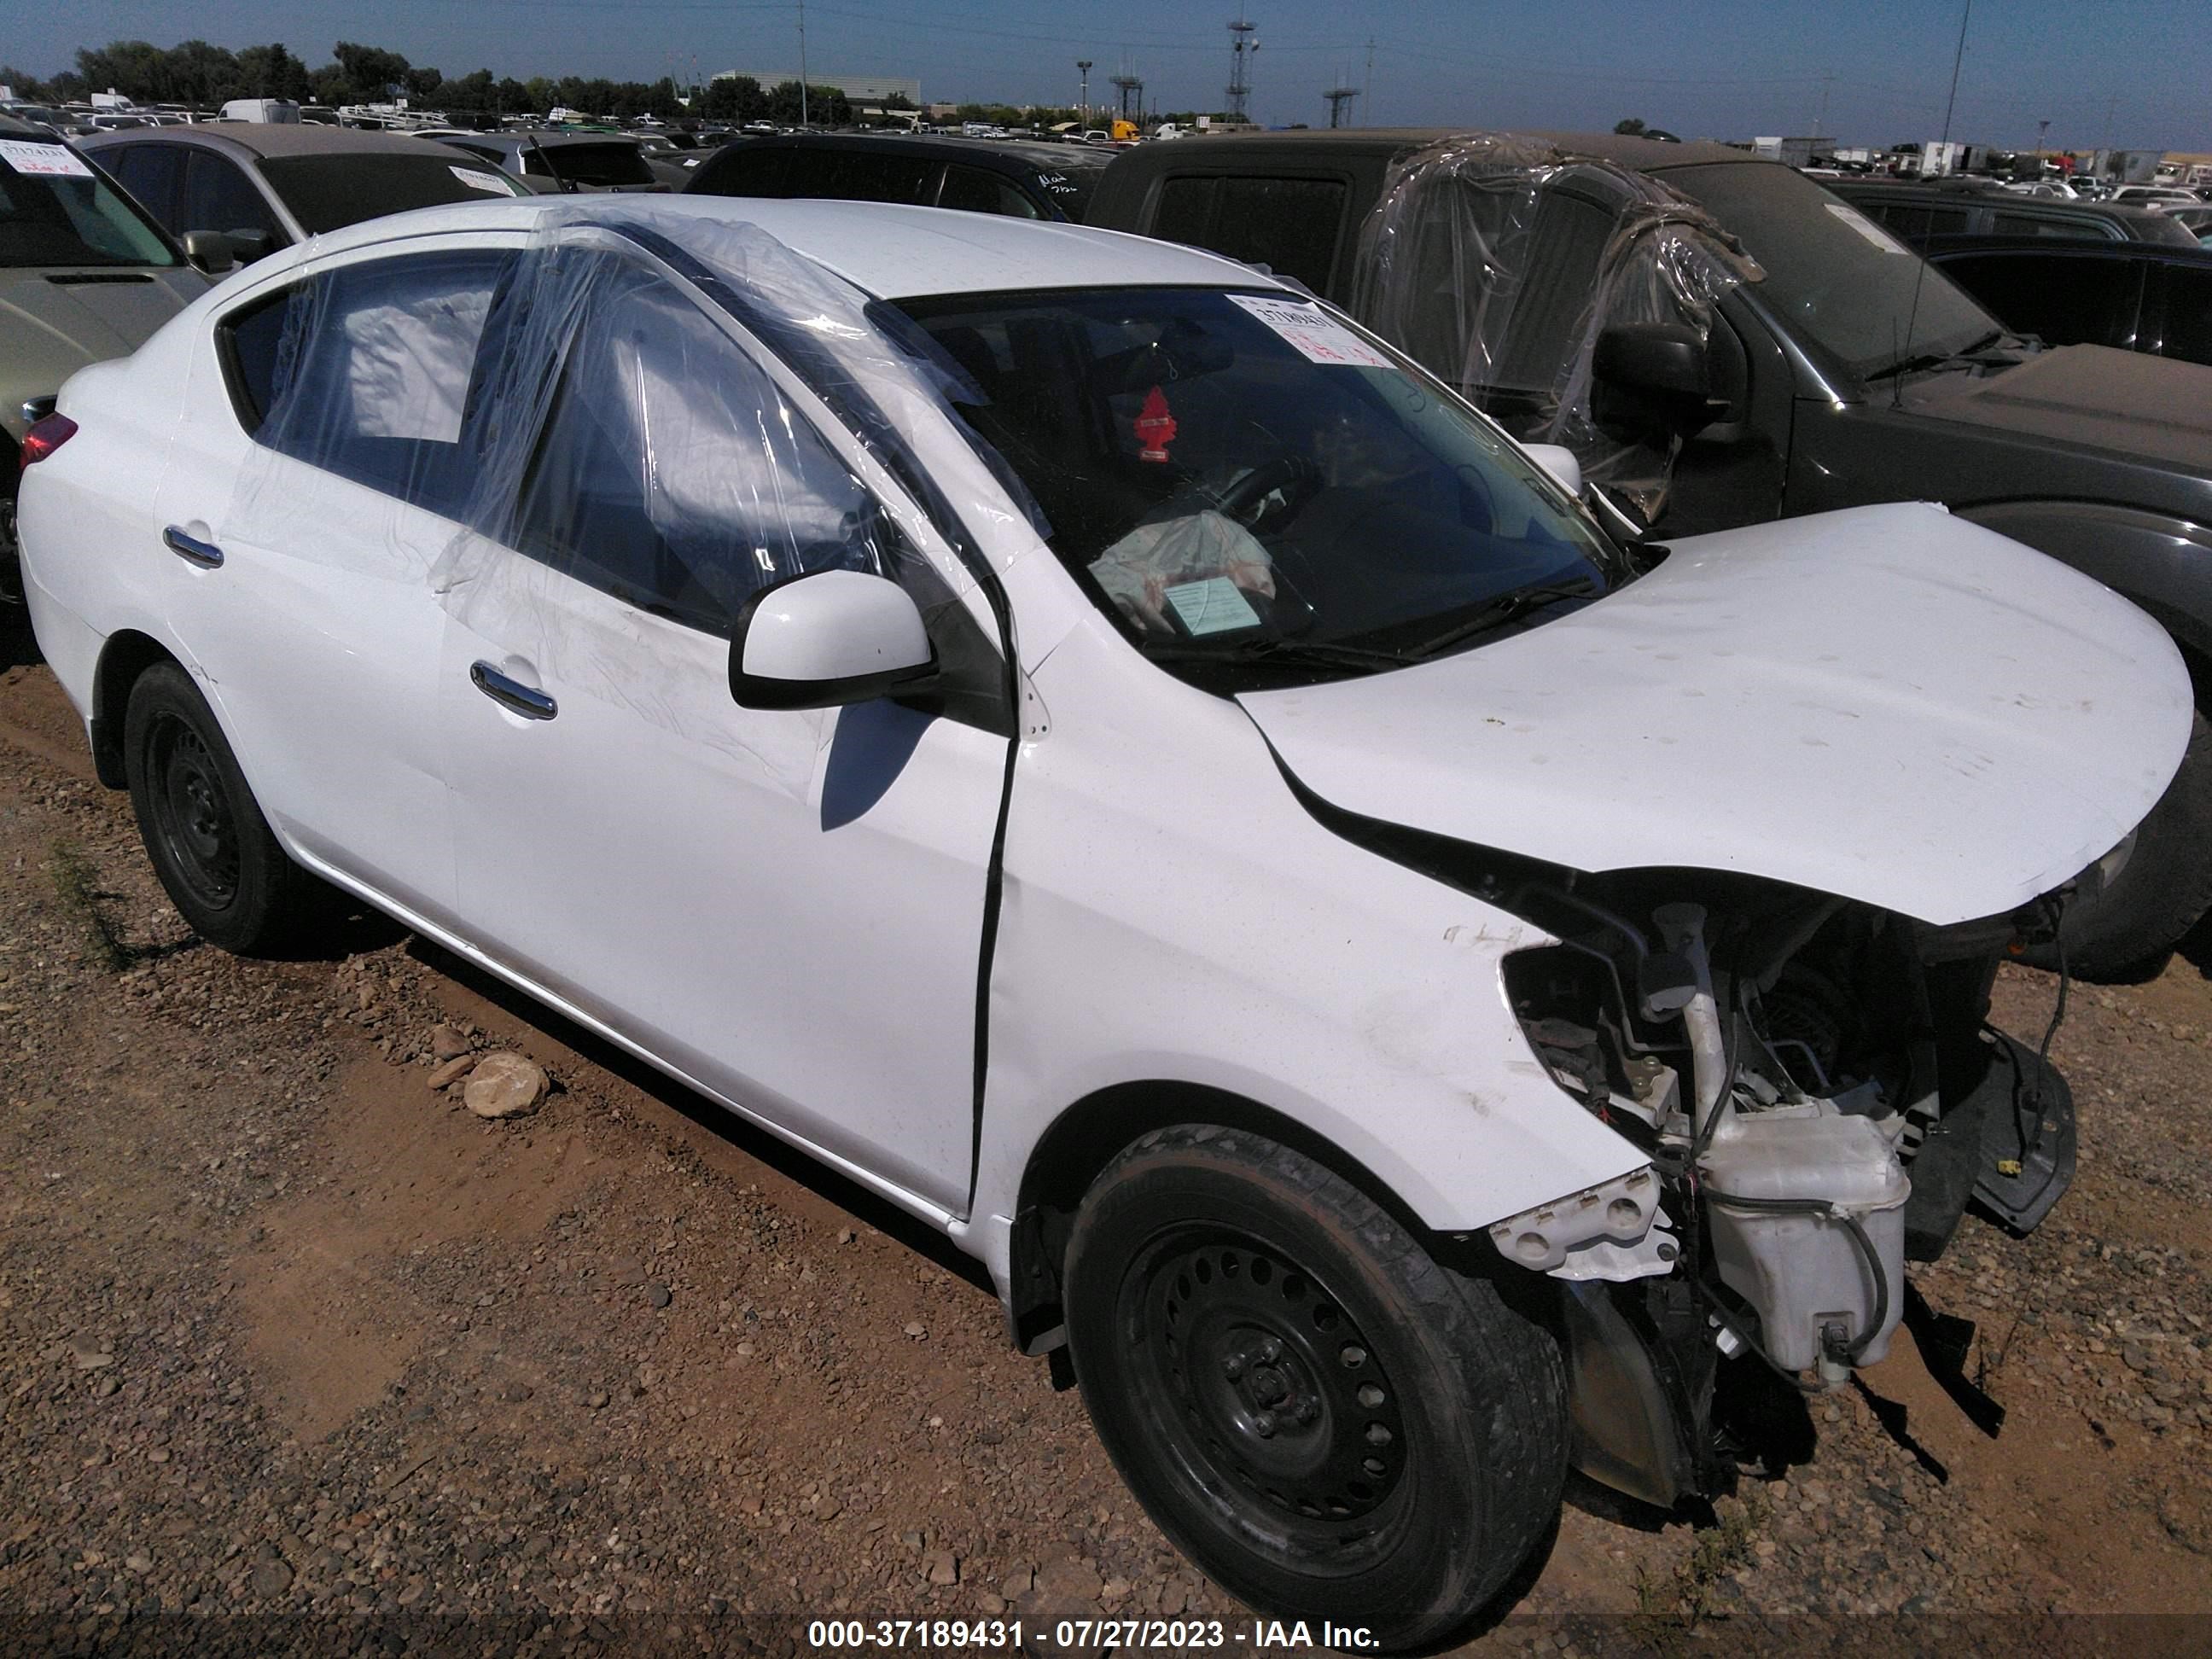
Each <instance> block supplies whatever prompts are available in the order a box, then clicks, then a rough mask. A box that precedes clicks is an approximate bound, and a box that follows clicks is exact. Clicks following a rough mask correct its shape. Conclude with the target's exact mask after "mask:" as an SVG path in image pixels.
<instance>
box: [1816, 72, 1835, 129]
mask: <svg viewBox="0 0 2212 1659" xmlns="http://www.w3.org/2000/svg"><path fill="white" fill-rule="evenodd" d="M1835 78H1836V77H1835V76H1832V75H1823V76H1821V77H1820V113H1819V114H1818V115H1816V116H1814V118H1813V136H1814V137H1815V138H1818V137H1822V136H1823V135H1825V134H1826V131H1828V88H1829V87H1830V86H1831V85H1832V84H1833V82H1834V81H1835Z"/></svg>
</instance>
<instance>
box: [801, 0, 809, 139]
mask: <svg viewBox="0 0 2212 1659" xmlns="http://www.w3.org/2000/svg"><path fill="white" fill-rule="evenodd" d="M799 125H801V126H802V127H803V126H806V125H810V124H809V122H808V120H807V118H806V0H799Z"/></svg>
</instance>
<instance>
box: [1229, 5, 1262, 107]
mask: <svg viewBox="0 0 2212 1659" xmlns="http://www.w3.org/2000/svg"><path fill="white" fill-rule="evenodd" d="M1258 27H1260V26H1259V25H1258V24H1257V23H1249V22H1247V21H1244V9H1243V7H1242V6H1239V7H1238V8H1237V21H1235V22H1233V23H1231V25H1230V26H1229V87H1228V92H1229V118H1230V119H1231V120H1232V121H1242V120H1243V119H1244V118H1245V115H1244V106H1245V102H1246V100H1249V98H1250V97H1251V95H1252V82H1251V79H1250V77H1249V76H1247V75H1246V74H1245V72H1244V54H1245V53H1247V52H1257V51H1259V50H1260V42H1259V40H1258V38H1257V37H1256V36H1255V34H1254V33H1253V31H1254V30H1255V29H1256V28H1258Z"/></svg>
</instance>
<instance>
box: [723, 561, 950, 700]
mask: <svg viewBox="0 0 2212 1659" xmlns="http://www.w3.org/2000/svg"><path fill="white" fill-rule="evenodd" d="M936 671H937V652H936V649H935V647H933V646H932V645H931V644H930V642H929V630H928V629H927V628H926V627H925V626H924V625H923V623H922V620H921V610H920V609H919V608H918V607H917V606H916V605H915V602H914V598H913V596H912V595H911V594H909V593H908V592H907V591H906V589H904V588H903V587H901V586H899V585H898V584H897V583H896V582H895V581H892V580H890V579H888V578H887V577H883V576H871V575H869V574H866V573H865V572H863V571H859V570H817V571H813V572H811V573H809V574H805V575H800V576H793V577H792V578H790V579H789V580H786V581H781V582H778V583H776V584H775V586H772V587H765V588H763V589H762V590H761V591H760V592H757V593H756V594H754V595H753V597H752V598H751V599H748V600H746V601H745V604H744V607H743V608H742V609H741V610H739V611H738V617H737V625H736V626H735V627H734V628H732V629H731V632H730V695H731V696H732V697H734V698H736V699H737V702H738V707H740V708H842V706H844V705H845V704H847V703H855V702H867V701H869V700H870V699H871V698H874V697H879V696H883V695H884V693H885V692H888V691H893V690H901V689H904V690H919V689H920V687H921V682H922V681H924V680H927V678H930V676H932V675H933V674H934V673H935V672H936Z"/></svg>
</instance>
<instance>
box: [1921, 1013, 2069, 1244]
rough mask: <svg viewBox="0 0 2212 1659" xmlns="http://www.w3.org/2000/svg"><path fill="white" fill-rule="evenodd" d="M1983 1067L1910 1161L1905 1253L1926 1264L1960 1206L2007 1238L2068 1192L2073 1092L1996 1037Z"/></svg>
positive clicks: (1952, 1227)
mask: <svg viewBox="0 0 2212 1659" xmlns="http://www.w3.org/2000/svg"><path fill="white" fill-rule="evenodd" d="M1984 1051H1985V1054H1986V1056H1987V1067H1986V1069H1985V1070H1984V1073H1983V1074H1982V1078H1981V1080H1980V1082H1979V1083H1978V1084H1977V1085H1975V1086H1974V1087H1973V1088H1972V1090H1971V1091H1969V1092H1968V1093H1967V1094H1966V1097H1964V1098H1962V1099H1960V1100H1958V1101H1956V1102H1954V1103H1952V1104H1951V1105H1950V1106H1949V1107H1948V1108H1947V1109H1945V1111H1944V1113H1943V1115H1942V1117H1941V1118H1939V1119H1937V1120H1936V1122H1935V1123H1934V1124H1933V1125H1932V1126H1931V1127H1929V1131H1928V1133H1927V1136H1926V1138H1925V1139H1923V1140H1922V1142H1921V1143H1920V1150H1919V1152H1918V1154H1917V1156H1916V1157H1915V1158H1913V1160H1912V1165H1911V1176H1912V1197H1911V1200H1909V1201H1908V1202H1907V1203H1906V1205H1905V1255H1906V1256H1907V1257H1908V1258H1909V1259H1911V1260H1912V1261H1935V1260H1936V1258H1937V1257H1939V1256H1941V1255H1942V1254H1943V1251H1944V1249H1945V1248H1946V1247H1947V1246H1948V1245H1949V1243H1950V1242H1951V1235H1952V1234H1953V1233H1954V1232H1955V1231H1958V1226H1959V1218H1960V1216H1961V1215H1963V1214H1965V1213H1966V1206H1967V1205H1968V1204H1970V1203H1971V1204H1973V1205H1975V1206H1978V1207H1979V1208H1980V1210H1981V1211H1982V1212H1983V1213H1984V1214H1985V1215H1987V1216H1988V1217H1989V1218H1990V1219H1991V1220H1993V1221H1996V1223H1998V1224H1999V1225H2002V1227H2004V1228H2005V1229H2006V1230H2007V1231H2009V1232H2011V1233H2012V1234H2013V1235H2014V1236H2015V1237H2021V1236H2022V1235H2025V1234H2027V1233H2029V1232H2032V1231H2034V1230H2035V1227H2036V1225H2037V1224H2039V1222H2041V1221H2042V1219H2043V1218H2044V1217H2045V1215H2047V1214H2049V1213H2050V1212H2051V1206H2052V1205H2054V1204H2056V1203H2057V1201H2058V1200H2059V1199H2060V1198H2061V1197H2062V1196H2063V1194H2064V1193H2065V1191H2066V1189H2067V1188H2069V1187H2070V1186H2072V1185H2073V1184H2074V1149H2075V1129H2074V1094H2073V1091H2071V1090H2069V1088H2068V1087H2067V1086H2066V1079H2064V1078H2063V1077H2061V1076H2060V1075H2059V1074H2058V1071H2057V1067H2055V1066H2051V1064H2049V1063H2048V1062H2047V1061H2045V1060H2039V1059H2038V1058H2037V1056H2036V1053H2035V1050H2033V1048H2029V1047H2027V1044H2025V1043H2022V1042H2015V1041H2014V1040H2013V1039H2012V1038H2011V1037H2008V1036H2005V1035H2004V1034H2003V1033H2002V1032H1996V1031H1993V1032H1990V1034H1989V1040H1988V1041H1987V1042H1985V1043H1984Z"/></svg>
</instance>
